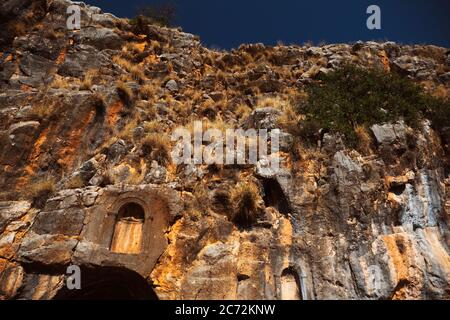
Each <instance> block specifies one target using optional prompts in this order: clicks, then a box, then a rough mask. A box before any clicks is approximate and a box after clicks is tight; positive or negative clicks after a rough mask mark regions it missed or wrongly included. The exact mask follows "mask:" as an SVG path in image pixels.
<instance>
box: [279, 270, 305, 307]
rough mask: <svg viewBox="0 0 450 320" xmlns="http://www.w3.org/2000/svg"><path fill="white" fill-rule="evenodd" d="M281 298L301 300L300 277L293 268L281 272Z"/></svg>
mask: <svg viewBox="0 0 450 320" xmlns="http://www.w3.org/2000/svg"><path fill="white" fill-rule="evenodd" d="M281 300H303V297H302V291H301V284H300V278H299V276H298V274H297V272H295V270H294V269H293V268H287V269H284V270H283V273H282V274H281Z"/></svg>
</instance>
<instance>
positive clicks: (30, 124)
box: [0, 0, 450, 299]
mask: <svg viewBox="0 0 450 320" xmlns="http://www.w3.org/2000/svg"><path fill="white" fill-rule="evenodd" d="M70 4H72V3H71V2H70V1H65V0H53V1H50V0H49V1H44V0H43V1H26V0H7V1H4V2H3V3H2V4H0V21H1V23H0V30H2V31H1V34H0V61H1V62H0V88H1V93H0V119H1V121H0V188H1V189H0V190H1V200H2V201H1V202H0V299H52V298H101V297H110V298H114V297H128V298H159V299H448V298H450V256H449V246H450V233H449V224H450V215H449V213H450V211H449V207H450V196H449V194H450V178H449V165H448V163H449V162H448V145H447V143H448V141H445V139H443V134H445V132H436V131H435V130H433V129H432V128H431V126H430V122H429V121H427V120H424V121H422V122H421V123H419V124H418V126H417V127H416V128H414V129H413V128H410V127H408V126H407V125H406V124H405V123H404V122H402V121H398V122H392V123H385V124H381V123H380V124H378V125H374V126H372V127H371V128H369V129H370V130H369V132H368V141H369V142H368V143H367V145H366V146H365V147H364V148H357V149H356V150H354V149H352V148H350V147H348V146H346V145H345V142H344V140H343V139H341V136H340V135H339V134H332V133H324V134H322V135H319V136H318V137H317V146H310V145H304V144H302V141H301V139H300V138H299V137H297V136H295V135H291V134H289V133H287V132H286V130H285V129H284V127H283V119H284V120H286V119H288V120H289V119H290V117H291V116H292V115H291V113H290V110H291V109H290V108H289V101H290V99H291V98H292V97H293V96H298V95H299V91H301V88H302V87H303V86H304V85H305V84H307V83H310V82H313V81H316V80H315V79H316V76H317V75H319V74H320V73H326V72H329V71H330V70H333V69H336V68H339V67H340V66H341V65H343V64H346V63H353V64H357V65H360V66H364V67H371V68H378V69H383V70H385V71H388V72H389V71H393V70H395V71H396V72H400V73H402V74H404V76H407V77H410V78H411V79H414V80H415V81H417V82H419V83H420V84H421V85H422V86H423V87H424V88H425V89H426V90H427V91H428V92H430V93H432V94H434V95H440V96H448V95H449V92H450V91H449V84H450V82H449V81H450V72H449V71H450V55H449V51H448V49H445V48H438V47H434V46H400V45H397V44H395V43H391V42H389V43H374V42H368V43H357V44H355V45H345V44H341V45H324V46H321V47H313V46H303V47H300V46H276V47H268V46H264V45H262V44H254V45H243V46H241V47H240V48H239V49H236V50H232V51H231V52H221V51H220V52H219V51H214V50H209V49H207V48H204V47H202V45H201V43H200V42H199V40H198V38H197V37H195V36H192V35H190V34H187V33H183V32H181V31H180V30H175V29H168V28H163V27H156V26H152V25H139V24H134V25H132V24H130V23H129V22H128V20H124V19H119V18H116V17H114V16H112V15H110V14H105V13H102V12H101V10H100V9H98V8H94V7H90V6H87V5H84V4H79V5H80V6H81V13H82V18H81V21H82V25H81V30H75V31H69V30H67V28H66V19H67V14H66V9H67V6H68V5H70ZM280 119H281V120H280ZM194 120H202V121H203V122H204V123H207V124H208V125H209V126H215V127H219V128H224V127H227V126H232V127H255V128H267V129H274V128H280V129H281V130H282V135H281V141H280V146H281V149H282V151H281V152H280V155H281V157H282V170H281V172H272V171H271V170H270V169H268V168H266V167H265V166H264V161H263V160H264V159H260V161H259V162H258V164H257V165H231V166H225V165H224V166H215V165H209V166H208V165H197V166H194V165H183V166H176V165H174V164H173V163H171V162H170V158H169V157H168V155H167V154H168V152H169V151H170V149H171V143H170V140H169V139H168V138H167V136H168V135H169V134H170V132H171V131H172V130H173V129H174V128H176V127H177V126H185V127H189V126H191V125H192V121H194ZM444 130H448V128H447V129H445V128H444ZM172 146H173V145H172ZM242 185H252V186H255V188H256V190H257V192H256V195H255V198H256V200H255V207H257V212H258V214H257V219H256V221H255V222H254V223H253V224H252V225H251V226H250V227H249V226H245V227H243V226H239V225H236V223H233V219H232V218H230V217H232V216H233V211H235V210H237V209H236V203H234V202H233V200H234V199H235V198H234V197H233V191H234V190H239V186H242ZM69 265H78V266H80V267H81V270H82V281H83V288H84V289H83V290H82V291H81V293H80V292H77V290H75V291H70V290H67V288H65V280H66V276H67V275H66V269H67V267H68V266H69ZM99 279H100V280H99ZM119 292H120V293H119Z"/></svg>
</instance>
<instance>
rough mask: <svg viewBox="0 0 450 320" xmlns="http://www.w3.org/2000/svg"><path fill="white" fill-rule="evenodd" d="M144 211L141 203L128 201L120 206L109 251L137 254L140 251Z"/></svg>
mask: <svg viewBox="0 0 450 320" xmlns="http://www.w3.org/2000/svg"><path fill="white" fill-rule="evenodd" d="M144 221H145V212H144V209H143V208H142V206H141V205H139V204H137V203H134V202H130V203H126V204H124V205H123V206H122V207H120V209H119V212H118V214H117V221H116V225H115V227H114V235H113V238H112V242H111V251H112V252H115V253H126V254H138V253H140V252H141V246H142V238H143V234H142V231H143V226H144Z"/></svg>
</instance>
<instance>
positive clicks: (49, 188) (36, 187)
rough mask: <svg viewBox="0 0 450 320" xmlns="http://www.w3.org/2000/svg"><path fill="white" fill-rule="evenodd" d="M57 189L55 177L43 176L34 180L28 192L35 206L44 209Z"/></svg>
mask: <svg viewBox="0 0 450 320" xmlns="http://www.w3.org/2000/svg"><path fill="white" fill-rule="evenodd" d="M55 189H56V187H55V179H54V178H53V177H42V178H39V179H37V180H36V181H34V182H33V183H32V184H31V185H30V186H29V188H28V194H29V195H30V196H31V198H32V200H33V207H35V208H38V209H42V208H43V207H44V206H45V204H46V203H47V200H48V198H49V197H50V195H51V194H52V193H53V192H54V191H55Z"/></svg>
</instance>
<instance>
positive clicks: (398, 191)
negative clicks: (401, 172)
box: [389, 184, 406, 196]
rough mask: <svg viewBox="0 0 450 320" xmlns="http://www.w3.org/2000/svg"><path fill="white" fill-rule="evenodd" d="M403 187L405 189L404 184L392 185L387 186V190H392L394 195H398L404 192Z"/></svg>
mask: <svg viewBox="0 0 450 320" xmlns="http://www.w3.org/2000/svg"><path fill="white" fill-rule="evenodd" d="M405 189H406V185H404V184H400V185H394V186H391V187H390V188H389V192H392V193H394V194H395V195H397V196H400V195H402V194H403V192H405Z"/></svg>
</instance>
